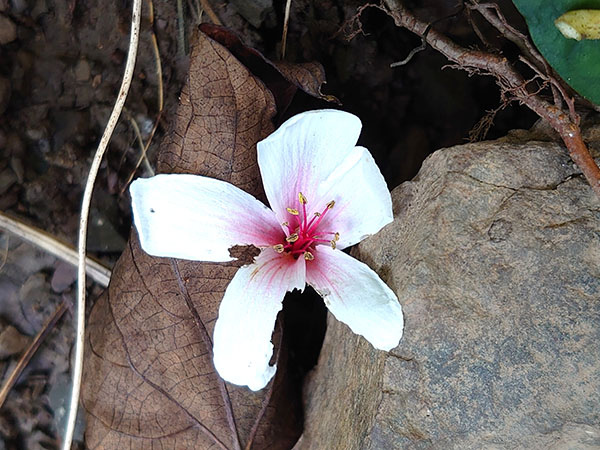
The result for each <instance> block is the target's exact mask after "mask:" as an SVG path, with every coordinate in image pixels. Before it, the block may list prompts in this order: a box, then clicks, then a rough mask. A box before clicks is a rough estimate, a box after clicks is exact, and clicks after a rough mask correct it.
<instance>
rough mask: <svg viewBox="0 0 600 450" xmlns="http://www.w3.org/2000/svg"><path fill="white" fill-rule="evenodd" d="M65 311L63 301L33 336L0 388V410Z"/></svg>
mask: <svg viewBox="0 0 600 450" xmlns="http://www.w3.org/2000/svg"><path fill="white" fill-rule="evenodd" d="M66 310H67V303H66V302H64V301H63V302H62V303H60V304H59V305H58V307H57V308H56V309H55V310H54V312H53V313H52V315H51V316H50V317H49V318H48V320H47V321H46V323H45V324H44V325H43V326H42V328H41V329H40V331H38V333H37V334H36V335H35V337H34V338H33V340H32V341H31V342H30V344H29V346H28V347H27V348H26V349H25V351H24V352H23V354H22V355H21V357H20V358H19V361H18V362H17V365H16V366H15V368H14V369H13V370H12V372H11V373H10V375H9V376H8V378H6V381H5V382H4V384H3V385H2V387H1V388H0V408H2V405H4V402H5V401H6V398H7V397H8V394H9V393H10V391H11V389H12V388H13V386H14V385H15V383H16V382H17V380H18V379H19V376H20V375H21V373H22V372H23V370H24V369H25V367H27V364H28V363H29V361H30V360H31V357H32V356H33V355H34V354H35V352H36V351H37V350H38V348H40V345H41V344H42V342H44V339H45V338H46V336H48V333H50V331H52V329H53V328H54V326H55V325H56V323H57V322H58V321H59V319H60V318H61V317H62V316H63V314H64V313H65V311H66Z"/></svg>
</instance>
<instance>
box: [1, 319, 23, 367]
mask: <svg viewBox="0 0 600 450" xmlns="http://www.w3.org/2000/svg"><path fill="white" fill-rule="evenodd" d="M28 343H29V338H28V337H27V336H25V335H23V334H21V333H19V330H17V329H16V328H15V327H13V326H12V325H7V326H6V328H4V329H3V330H2V331H1V332H0V359H6V358H8V357H9V356H12V355H17V354H19V353H21V352H22V351H23V350H24V349H25V347H27V344H28Z"/></svg>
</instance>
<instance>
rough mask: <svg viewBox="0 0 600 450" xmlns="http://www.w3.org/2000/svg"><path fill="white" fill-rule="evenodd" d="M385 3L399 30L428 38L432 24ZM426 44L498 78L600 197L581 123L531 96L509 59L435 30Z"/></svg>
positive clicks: (394, 1)
mask: <svg viewBox="0 0 600 450" xmlns="http://www.w3.org/2000/svg"><path fill="white" fill-rule="evenodd" d="M383 1H384V5H385V6H386V7H387V13H388V14H389V15H390V16H391V17H392V18H393V19H394V22H395V23H396V25H397V26H399V27H402V28H406V29H407V30H409V31H412V32H413V33H415V34H417V35H418V36H423V35H424V33H425V30H426V29H427V27H428V25H429V24H428V23H426V22H423V21H421V20H419V19H417V18H416V17H415V16H414V15H413V14H412V13H411V12H410V11H409V10H408V9H406V8H405V7H404V5H402V4H401V2H400V1H398V0H383ZM426 40H427V43H428V44H429V45H431V47H433V48H434V49H435V50H437V51H438V52H440V53H441V54H443V55H444V56H445V57H446V58H448V60H450V61H452V62H454V63H455V64H457V65H458V66H459V67H460V68H461V69H463V70H467V71H479V72H482V73H484V74H489V75H492V76H494V77H495V78H496V82H497V83H498V85H499V86H500V89H501V90H503V91H504V92H506V93H508V94H509V95H510V96H511V97H512V98H513V99H514V100H517V101H519V102H520V103H522V104H523V105H525V106H527V107H528V108H529V109H531V110H532V111H534V112H535V113H537V115H538V116H540V117H541V118H543V119H545V120H546V121H547V122H548V123H549V124H550V125H551V126H552V128H554V129H555V130H556V131H557V132H558V134H560V137H561V138H562V140H563V141H564V143H565V145H566V146H567V149H568V150H569V154H570V156H571V159H572V160H573V161H574V162H575V164H577V165H578V166H579V168H580V169H581V171H582V172H583V175H584V176H585V178H586V179H587V180H588V183H589V184H590V186H591V187H592V189H593V190H594V192H596V194H597V195H598V196H599V197H600V169H599V168H598V166H597V165H596V163H595V161H594V159H593V158H592V156H591V155H590V152H589V150H588V148H587V146H586V144H585V142H584V141H583V137H582V136H581V131H580V130H579V127H578V126H577V123H576V122H575V121H574V120H572V119H571V118H570V117H569V114H568V113H565V112H564V111H562V110H561V109H560V108H558V107H556V106H554V105H551V104H550V103H548V102H546V101H545V100H543V99H542V98H540V97H538V96H536V95H535V94H534V93H531V92H529V90H528V89H527V84H528V83H527V81H526V80H525V79H523V77H522V76H521V74H519V73H518V72H517V71H516V70H515V69H514V67H513V66H512V65H511V64H510V63H509V61H508V60H507V59H506V58H505V57H503V56H500V55H495V54H492V53H486V52H482V51H479V50H470V49H466V48H464V47H461V46H459V45H457V44H456V43H454V42H453V41H452V40H450V39H449V38H448V37H446V36H445V35H443V34H442V33H439V32H438V31H436V30H435V29H430V30H429V31H428V34H427V36H426Z"/></svg>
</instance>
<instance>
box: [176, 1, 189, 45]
mask: <svg viewBox="0 0 600 450" xmlns="http://www.w3.org/2000/svg"><path fill="white" fill-rule="evenodd" d="M177 49H178V50H179V54H180V55H185V54H186V53H187V48H186V45H185V19H184V17H183V0H177Z"/></svg>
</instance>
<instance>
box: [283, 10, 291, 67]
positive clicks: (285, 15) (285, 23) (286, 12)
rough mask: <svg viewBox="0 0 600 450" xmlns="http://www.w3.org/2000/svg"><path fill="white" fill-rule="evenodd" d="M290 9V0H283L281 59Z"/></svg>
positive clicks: (285, 44) (285, 41) (285, 45)
mask: <svg viewBox="0 0 600 450" xmlns="http://www.w3.org/2000/svg"><path fill="white" fill-rule="evenodd" d="M291 9H292V0H286V2H285V14H284V17H283V33H282V34H281V59H284V58H285V48H286V47H287V34H288V26H289V23H290V10H291Z"/></svg>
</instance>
